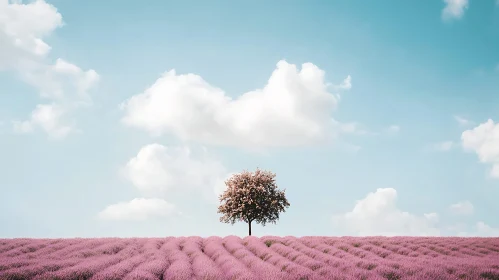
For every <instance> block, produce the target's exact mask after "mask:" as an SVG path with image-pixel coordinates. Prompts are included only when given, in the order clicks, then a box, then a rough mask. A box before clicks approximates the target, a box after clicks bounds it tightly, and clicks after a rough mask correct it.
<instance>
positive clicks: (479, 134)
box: [461, 119, 499, 178]
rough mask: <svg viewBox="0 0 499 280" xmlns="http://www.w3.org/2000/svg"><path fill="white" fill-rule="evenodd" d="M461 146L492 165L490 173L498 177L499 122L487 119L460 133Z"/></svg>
mask: <svg viewBox="0 0 499 280" xmlns="http://www.w3.org/2000/svg"><path fill="white" fill-rule="evenodd" d="M461 141H462V145H463V148H464V149H466V150H469V151H473V152H475V153H476V154H477V155H478V158H479V159H480V161H481V162H483V163H489V164H491V165H492V169H491V170H490V175H491V176H492V177H495V178H499V124H494V121H493V120H491V119H489V120H488V121H487V122H485V123H482V124H480V125H478V126H477V127H475V128H473V129H470V130H466V131H464V132H463V133H462V134H461Z"/></svg>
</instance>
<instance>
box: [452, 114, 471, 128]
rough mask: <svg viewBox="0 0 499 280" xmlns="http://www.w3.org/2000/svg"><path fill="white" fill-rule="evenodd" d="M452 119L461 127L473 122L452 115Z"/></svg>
mask: <svg viewBox="0 0 499 280" xmlns="http://www.w3.org/2000/svg"><path fill="white" fill-rule="evenodd" d="M454 119H455V120H456V121H457V122H458V123H459V125H461V126H467V125H472V124H474V122H473V121H470V120H468V119H466V118H463V117H461V116H457V115H454Z"/></svg>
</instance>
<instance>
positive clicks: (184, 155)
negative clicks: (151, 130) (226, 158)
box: [124, 144, 229, 197]
mask: <svg viewBox="0 0 499 280" xmlns="http://www.w3.org/2000/svg"><path fill="white" fill-rule="evenodd" d="M124 172H125V175H126V177H127V178H128V179H129V180H130V181H131V182H132V183H133V185H134V186H136V187H137V188H138V189H139V190H140V191H141V192H142V193H144V194H154V195H163V194H166V193H168V192H169V191H172V190H175V191H186V190H187V191H189V190H199V191H202V192H205V193H210V194H211V196H212V197H214V195H215V194H217V193H219V192H220V188H223V185H224V184H223V181H224V180H225V179H226V177H227V176H228V174H229V173H228V172H227V171H226V169H225V167H224V166H223V165H222V163H220V162H219V161H217V160H215V159H213V158H211V157H209V156H208V154H207V153H206V152H205V153H203V155H200V156H198V157H195V156H193V155H192V153H191V150H190V149H189V148H188V147H166V146H163V145H160V144H150V145H147V146H144V147H142V148H141V149H140V151H139V152H138V154H137V156H135V157H133V158H132V159H130V160H129V161H128V163H127V164H126V166H125V169H124Z"/></svg>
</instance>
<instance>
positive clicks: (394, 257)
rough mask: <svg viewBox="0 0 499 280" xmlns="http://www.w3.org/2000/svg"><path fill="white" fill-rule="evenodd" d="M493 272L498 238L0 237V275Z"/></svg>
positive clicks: (433, 275) (498, 273)
mask: <svg viewBox="0 0 499 280" xmlns="http://www.w3.org/2000/svg"><path fill="white" fill-rule="evenodd" d="M456 278H461V279H499V238H414V237H398V238H386V237H366V238H352V237H343V238H332V237H303V238H295V237H273V236H267V237H262V238H257V237H246V238H243V239H241V238H239V237H235V236H229V237H225V238H220V237H209V238H201V237H179V238H173V237H168V238H150V239H141V238H133V239H115V238H107V239H106V238H103V239H58V240H50V239H11V240H6V239H4V240H0V279H40V280H41V279H126V280H132V279H456Z"/></svg>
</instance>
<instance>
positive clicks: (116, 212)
mask: <svg viewBox="0 0 499 280" xmlns="http://www.w3.org/2000/svg"><path fill="white" fill-rule="evenodd" d="M174 209H175V206H174V205H173V204H171V203H168V202H167V201H165V200H163V199H159V198H135V199H133V200H131V201H128V202H119V203H116V204H112V205H109V206H107V207H106V208H105V209H104V210H102V211H101V212H100V213H99V214H98V217H99V218H100V219H103V220H146V219H149V218H153V217H166V216H169V215H171V214H173V213H174Z"/></svg>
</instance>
